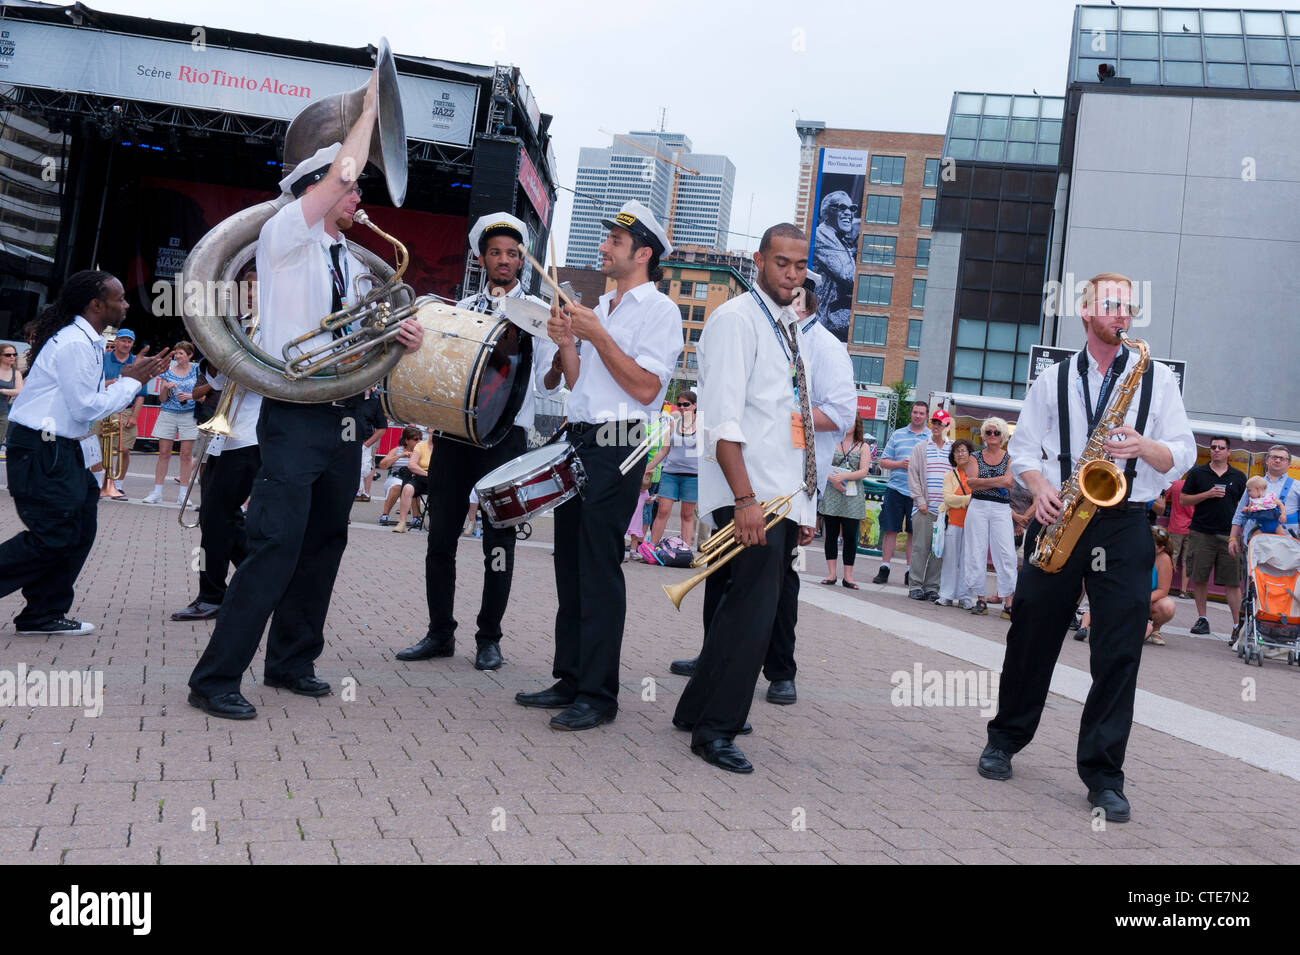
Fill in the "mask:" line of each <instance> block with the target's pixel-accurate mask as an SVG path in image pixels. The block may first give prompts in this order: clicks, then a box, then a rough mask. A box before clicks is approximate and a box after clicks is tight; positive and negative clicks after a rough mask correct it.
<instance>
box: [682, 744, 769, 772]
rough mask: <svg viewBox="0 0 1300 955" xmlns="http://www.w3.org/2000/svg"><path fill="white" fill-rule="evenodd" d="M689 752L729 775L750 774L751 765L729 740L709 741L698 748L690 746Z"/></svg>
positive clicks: (752, 769) (752, 768)
mask: <svg viewBox="0 0 1300 955" xmlns="http://www.w3.org/2000/svg"><path fill="white" fill-rule="evenodd" d="M691 752H692V753H694V754H695V755H696V756H698V757H700V759H702V760H704V761H705V762H706V763H708V764H710V765H711V766H717V767H718V768H719V769H725V770H726V771H727V772H729V773H752V772H753V771H754V766H753V764H752V763H751V762H750V761H749V760H747V759H746V758H745V754H744V753H742V752H741V751H740V750H739V749H737V748H736V744H735V743H733V742H732V741H731V740H729V739H711V740H709V741H708V742H707V743H702V744H701V745H699V746H692V747H691Z"/></svg>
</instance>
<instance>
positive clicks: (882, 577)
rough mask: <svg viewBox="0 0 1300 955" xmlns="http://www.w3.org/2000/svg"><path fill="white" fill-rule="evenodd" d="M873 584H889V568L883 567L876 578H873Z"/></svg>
mask: <svg viewBox="0 0 1300 955" xmlns="http://www.w3.org/2000/svg"><path fill="white" fill-rule="evenodd" d="M871 582H872V583H873V584H887V583H889V566H888V565H881V568H880V569H879V570H878V571H876V576H874V577H872V578H871Z"/></svg>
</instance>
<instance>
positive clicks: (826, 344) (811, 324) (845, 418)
mask: <svg viewBox="0 0 1300 955" xmlns="http://www.w3.org/2000/svg"><path fill="white" fill-rule="evenodd" d="M803 337H804V341H805V343H806V346H807V348H808V354H807V355H804V364H805V371H807V372H809V373H810V374H811V375H812V380H814V381H816V382H817V384H816V385H810V386H809V388H810V389H811V391H812V406H813V409H814V410H820V411H821V412H822V414H824V415H826V417H828V418H830V419H831V421H833V422H835V427H837V428H838V429H839V430H838V431H817V432H814V436H813V447H814V448H816V449H817V487H818V489H819V490H818V493H819V494H820V493H821V492H822V491H824V490H825V489H826V479H827V478H828V477H830V473H831V460H832V459H833V458H834V457H835V445H836V444H838V443H839V440H840V438H842V437H844V434H845V432H847V431H848V430H849V429H850V428H851V427H853V422H854V420H855V419H856V418H857V416H858V386H857V384H856V383H855V382H854V381H853V359H851V358H850V357H849V349H848V346H847V345H845V344H844V342H842V341H840V340H839V339H838V338H836V337H835V336H834V335H832V334H831V332H830V329H828V328H827V327H826V326H825V325H823V324H822V323H821V322H819V321H818V320H817V316H816V315H813V316H812V317H810V318H807V319H805V320H804V323H803Z"/></svg>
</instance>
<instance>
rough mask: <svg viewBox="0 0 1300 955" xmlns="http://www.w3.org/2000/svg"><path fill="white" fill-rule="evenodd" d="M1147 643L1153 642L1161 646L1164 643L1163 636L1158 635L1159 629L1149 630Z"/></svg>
mask: <svg viewBox="0 0 1300 955" xmlns="http://www.w3.org/2000/svg"><path fill="white" fill-rule="evenodd" d="M1147 643H1152V644H1155V645H1156V646H1157V647H1163V646H1164V645H1165V641H1164V638H1163V637H1162V636H1160V631H1159V630H1153V631H1151V635H1150V636H1149V637H1147Z"/></svg>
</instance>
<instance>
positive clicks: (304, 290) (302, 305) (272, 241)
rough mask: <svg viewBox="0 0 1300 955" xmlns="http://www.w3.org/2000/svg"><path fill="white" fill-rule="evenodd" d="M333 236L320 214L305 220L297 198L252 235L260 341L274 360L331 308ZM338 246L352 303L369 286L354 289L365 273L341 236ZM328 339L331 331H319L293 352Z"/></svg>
mask: <svg viewBox="0 0 1300 955" xmlns="http://www.w3.org/2000/svg"><path fill="white" fill-rule="evenodd" d="M341 240H342V237H341V236H340V241H341ZM334 242H335V240H334V239H331V238H330V236H329V234H328V233H327V232H326V231H325V223H324V220H322V221H320V222H317V223H316V224H315V225H312V226H309V225H307V220H306V219H305V218H304V216H303V211H302V199H295V200H294V201H293V202H291V203H289V204H288V205H287V206H285V207H284V208H283V209H281V210H280V211H279V212H277V213H276V214H275V215H273V216H271V218H270V219H268V220H267V222H266V224H265V225H264V226H262V232H261V234H260V235H259V237H258V241H257V278H258V283H257V313H258V315H260V316H261V322H260V325H259V333H260V341H259V344H260V345H261V346H262V348H263V349H265V350H266V352H267V353H268V354H269V355H270V356H271V357H272V358H274V359H276V360H277V361H281V360H283V357H284V355H283V349H284V346H285V344H286V343H287V342H290V341H292V340H293V339H295V338H297V337H298V336H299V335H301V334H303V333H304V332H310V331H313V330H316V329H319V328H320V321H321V319H322V318H324V317H325V316H326V315H328V314H329V313H330V311H331V309H330V305H331V304H332V302H333V298H332V294H333V287H334V286H333V282H334V279H333V273H332V269H331V262H330V246H331V245H333V244H334ZM343 248H344V253H343V254H342V255H341V256H339V259H340V262H341V263H342V265H343V272H344V276H345V278H346V279H347V284H348V298H347V300H346V301H345V303H344V304H345V305H352V304H356V302H357V298H358V295H359V294H363V293H364V292H365V291H366V290H367V289H368V287H369V283H361V288H360V291H358V289H357V285H358V277H359V276H361V275H362V274H363V273H365V271H366V267H365V266H364V265H362V263H361V260H360V259H358V258H357V257H356V256H355V255H353V254H352V252H351V251H350V250H348V247H347V243H346V242H345V243H343ZM329 341H330V336H329V335H328V334H325V333H322V334H320V335H318V336H316V337H315V338H312V339H310V340H309V341H308V342H307V343H306V344H305V345H302V346H299V350H298V351H297V352H296V353H295V354H301V353H303V352H306V351H310V350H311V349H313V348H318V347H320V346H321V345H324V344H327V343H328V342H329Z"/></svg>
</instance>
